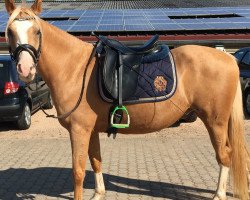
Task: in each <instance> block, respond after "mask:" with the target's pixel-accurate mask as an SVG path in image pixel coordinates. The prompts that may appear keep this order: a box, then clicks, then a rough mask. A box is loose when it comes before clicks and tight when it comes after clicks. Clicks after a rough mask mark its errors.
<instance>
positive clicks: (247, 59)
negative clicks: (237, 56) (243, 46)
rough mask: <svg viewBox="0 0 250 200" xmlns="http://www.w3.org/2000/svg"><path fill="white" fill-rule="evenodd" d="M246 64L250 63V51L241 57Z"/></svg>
mask: <svg viewBox="0 0 250 200" xmlns="http://www.w3.org/2000/svg"><path fill="white" fill-rule="evenodd" d="M241 62H243V63H244V64H246V65H250V52H249V51H248V52H247V53H246V54H245V56H244V57H243V59H242V61H241Z"/></svg>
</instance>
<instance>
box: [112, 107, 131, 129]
mask: <svg viewBox="0 0 250 200" xmlns="http://www.w3.org/2000/svg"><path fill="white" fill-rule="evenodd" d="M118 110H121V111H125V113H126V115H127V123H125V124H116V123H114V115H115V114H116V112H117V111H118ZM110 123H111V127H113V128H129V125H130V117H129V114H128V110H127V108H126V107H125V106H116V107H115V109H114V110H113V112H112V114H111V119H110Z"/></svg>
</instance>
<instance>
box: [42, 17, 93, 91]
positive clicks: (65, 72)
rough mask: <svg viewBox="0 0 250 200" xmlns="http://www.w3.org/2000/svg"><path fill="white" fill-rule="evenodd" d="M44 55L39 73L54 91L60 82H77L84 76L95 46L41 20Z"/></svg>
mask: <svg viewBox="0 0 250 200" xmlns="http://www.w3.org/2000/svg"><path fill="white" fill-rule="evenodd" d="M41 26H42V34H43V36H42V53H41V58H40V61H39V71H40V73H41V74H42V76H43V78H44V80H45V81H46V82H47V84H48V85H49V86H50V87H51V88H52V89H53V88H54V87H56V88H57V89H59V88H58V86H59V85H62V84H59V85H58V84H57V83H58V82H60V83H62V82H64V83H65V84H67V83H70V82H71V81H77V80H78V78H79V77H81V76H82V74H83V71H84V68H85V66H86V64H87V62H88V59H89V57H90V54H91V52H92V49H93V45H92V44H89V43H86V42H83V41H81V40H79V39H77V38H76V37H73V36H71V35H70V34H68V33H66V32H64V31H62V30H60V29H58V28H56V27H54V26H52V25H50V24H48V23H47V22H45V21H43V20H41Z"/></svg>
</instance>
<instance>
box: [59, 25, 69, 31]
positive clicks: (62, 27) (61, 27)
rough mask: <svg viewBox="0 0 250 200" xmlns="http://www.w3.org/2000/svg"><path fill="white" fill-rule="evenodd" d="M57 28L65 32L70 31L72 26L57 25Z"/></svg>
mask: <svg viewBox="0 0 250 200" xmlns="http://www.w3.org/2000/svg"><path fill="white" fill-rule="evenodd" d="M55 26H56V27H58V28H60V29H62V30H64V31H68V30H70V28H71V27H72V26H66V25H55Z"/></svg>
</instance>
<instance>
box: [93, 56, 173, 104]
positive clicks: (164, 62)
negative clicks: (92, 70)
mask: <svg viewBox="0 0 250 200" xmlns="http://www.w3.org/2000/svg"><path fill="white" fill-rule="evenodd" d="M98 82H99V83H98V85H99V92H100V96H101V97H102V99H103V100H105V101H107V102H110V103H113V102H114V99H113V98H112V96H111V95H110V94H109V93H108V92H107V90H106V89H105V87H104V86H103V83H102V78H101V73H100V70H99V78H98ZM176 86H177V76H176V69H175V64H174V60H173V57H172V54H171V52H170V51H168V52H167V54H166V56H165V57H164V58H162V59H161V60H158V61H155V62H151V63H147V62H143V63H142V64H141V65H140V67H139V72H138V79H137V84H136V88H135V90H134V91H135V92H134V94H132V95H131V96H129V97H128V98H126V99H123V104H135V103H145V102H158V101H163V100H166V99H168V98H170V97H171V96H172V95H173V94H174V93H175V90H176Z"/></svg>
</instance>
